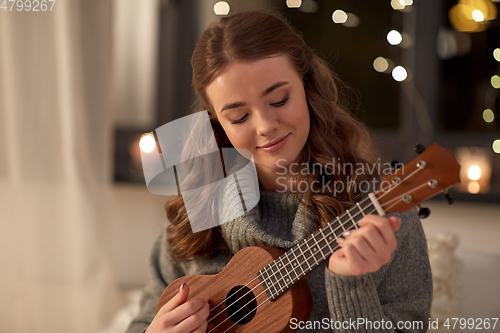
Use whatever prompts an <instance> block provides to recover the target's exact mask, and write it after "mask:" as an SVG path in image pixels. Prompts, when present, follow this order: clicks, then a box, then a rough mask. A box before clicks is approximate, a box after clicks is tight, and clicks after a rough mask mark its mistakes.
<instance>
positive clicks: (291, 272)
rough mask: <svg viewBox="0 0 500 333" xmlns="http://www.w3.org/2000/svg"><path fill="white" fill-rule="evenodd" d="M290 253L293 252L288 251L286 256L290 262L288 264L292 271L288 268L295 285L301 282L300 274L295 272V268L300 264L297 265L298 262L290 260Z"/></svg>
mask: <svg viewBox="0 0 500 333" xmlns="http://www.w3.org/2000/svg"><path fill="white" fill-rule="evenodd" d="M289 252H291V251H288V252H287V253H285V256H286V258H287V260H288V264H289V266H290V269H288V268H287V270H288V275H290V276H291V278H292V283H293V282H294V281H297V280H299V279H300V276H299V274H298V272H297V271H296V270H295V268H296V267H297V265H298V264H297V262H296V261H295V260H293V259H292V258H289V256H290V255H289Z"/></svg>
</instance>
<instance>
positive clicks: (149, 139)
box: [139, 133, 156, 153]
mask: <svg viewBox="0 0 500 333" xmlns="http://www.w3.org/2000/svg"><path fill="white" fill-rule="evenodd" d="M139 147H140V148H141V150H142V151H143V152H145V153H149V152H151V151H153V149H154V148H155V147H156V142H155V138H153V136H152V135H151V134H150V133H147V134H144V135H143V136H142V137H141V140H139Z"/></svg>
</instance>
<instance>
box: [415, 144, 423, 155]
mask: <svg viewBox="0 0 500 333" xmlns="http://www.w3.org/2000/svg"><path fill="white" fill-rule="evenodd" d="M424 150H425V146H424V145H423V144H421V143H419V144H418V145H416V146H415V151H416V152H417V154H422V153H423V152H424Z"/></svg>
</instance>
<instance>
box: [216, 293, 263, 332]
mask: <svg viewBox="0 0 500 333" xmlns="http://www.w3.org/2000/svg"><path fill="white" fill-rule="evenodd" d="M265 292H266V291H265V290H264V291H263V292H261V293H260V294H258V295H257V296H255V299H257V298H258V297H259V296H260V295H262V294H264V293H265ZM268 300H269V298H268V299H267V300H266V301H264V302H262V303H261V304H260V305H258V306H256V307H255V309H252V310H250V312H248V313H247V314H246V315H245V316H243V317H241V318H240V319H239V320H238V321H237V322H235V323H234V324H233V325H231V327H229V328H228V329H226V330H225V331H224V332H227V331H229V330H230V329H231V328H233V326H234V325H236V324H238V323H239V322H240V321H241V320H243V319H245V318H246V317H247V316H248V315H249V314H251V313H252V312H253V311H257V309H258V308H259V306H261V305H262V304H264V303H265V302H267V301H268ZM252 302H253V300H250V301H248V302H247V304H245V305H243V306H242V307H240V308H239V309H238V310H237V311H236V312H238V311H240V310H241V309H242V308H244V307H245V306H247V305H248V304H250V303H252ZM233 304H234V303H233ZM231 305H232V304H231ZM236 312H235V313H236ZM219 314H220V313H218V314H217V315H219ZM214 318H215V317H214ZM230 318H231V317H229V316H228V317H227V318H226V319H224V320H223V321H221V322H220V323H219V324H218V325H217V326H215V327H214V328H212V329H211V330H210V331H208V332H207V333H211V332H212V331H213V330H215V329H216V328H217V327H219V326H220V325H222V324H224V323H225V322H226V321H227V320H228V319H230ZM212 319H213V318H212ZM209 321H210V320H209Z"/></svg>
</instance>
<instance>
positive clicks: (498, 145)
mask: <svg viewBox="0 0 500 333" xmlns="http://www.w3.org/2000/svg"><path fill="white" fill-rule="evenodd" d="M492 148H493V151H494V152H495V153H497V154H500V140H499V139H497V140H495V141H493V145H492Z"/></svg>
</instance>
